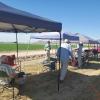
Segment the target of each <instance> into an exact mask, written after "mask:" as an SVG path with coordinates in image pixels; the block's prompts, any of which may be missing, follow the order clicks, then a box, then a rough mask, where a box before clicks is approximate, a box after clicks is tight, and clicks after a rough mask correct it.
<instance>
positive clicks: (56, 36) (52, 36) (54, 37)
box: [30, 33, 79, 42]
mask: <svg viewBox="0 0 100 100" xmlns="http://www.w3.org/2000/svg"><path fill="white" fill-rule="evenodd" d="M30 38H31V39H42V40H60V35H59V34H58V33H56V34H48V33H46V34H41V35H40V34H37V35H36V34H34V36H31V37H30ZM63 39H68V40H70V42H79V37H78V36H76V35H74V34H72V33H61V40H63Z"/></svg>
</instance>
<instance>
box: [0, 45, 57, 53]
mask: <svg viewBox="0 0 100 100" xmlns="http://www.w3.org/2000/svg"><path fill="white" fill-rule="evenodd" d="M54 48H57V46H56V45H52V49H54ZM18 49H19V50H43V49H44V44H18ZM3 51H16V44H15V43H0V52H3Z"/></svg>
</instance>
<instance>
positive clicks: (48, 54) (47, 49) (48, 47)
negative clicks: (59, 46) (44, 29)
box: [44, 41, 51, 61]
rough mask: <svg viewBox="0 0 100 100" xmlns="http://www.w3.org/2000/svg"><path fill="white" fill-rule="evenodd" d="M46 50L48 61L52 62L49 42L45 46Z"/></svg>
mask: <svg viewBox="0 0 100 100" xmlns="http://www.w3.org/2000/svg"><path fill="white" fill-rule="evenodd" d="M44 50H45V51H46V60H48V61H50V50H51V45H50V41H47V43H46V44H45V46H44Z"/></svg>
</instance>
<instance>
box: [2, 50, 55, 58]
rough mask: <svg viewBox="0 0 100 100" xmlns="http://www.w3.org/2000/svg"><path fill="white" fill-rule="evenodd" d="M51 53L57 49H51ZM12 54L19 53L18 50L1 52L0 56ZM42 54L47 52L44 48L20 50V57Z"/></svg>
mask: <svg viewBox="0 0 100 100" xmlns="http://www.w3.org/2000/svg"><path fill="white" fill-rule="evenodd" d="M51 53H55V50H51ZM12 54H15V55H16V54H17V53H16V52H12V51H9V52H0V56H1V55H12ZM41 54H45V51H44V50H34V51H19V53H18V55H19V57H24V56H30V55H33V56H34V55H41Z"/></svg>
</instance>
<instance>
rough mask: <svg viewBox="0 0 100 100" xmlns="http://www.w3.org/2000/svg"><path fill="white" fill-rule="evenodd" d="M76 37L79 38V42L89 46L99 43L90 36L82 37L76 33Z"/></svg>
mask: <svg viewBox="0 0 100 100" xmlns="http://www.w3.org/2000/svg"><path fill="white" fill-rule="evenodd" d="M76 36H78V37H79V41H81V42H83V43H87V44H97V43H98V41H96V40H94V39H92V38H90V37H88V36H85V35H82V34H80V33H76Z"/></svg>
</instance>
